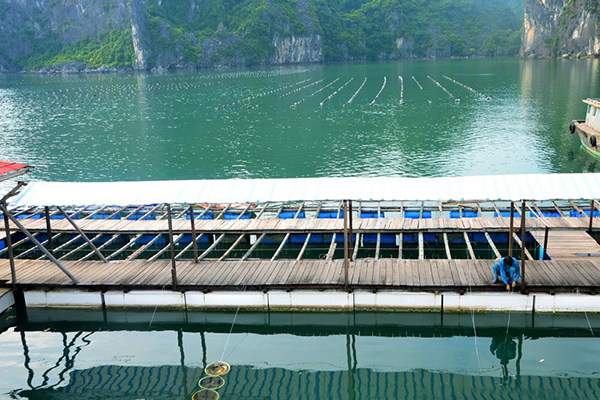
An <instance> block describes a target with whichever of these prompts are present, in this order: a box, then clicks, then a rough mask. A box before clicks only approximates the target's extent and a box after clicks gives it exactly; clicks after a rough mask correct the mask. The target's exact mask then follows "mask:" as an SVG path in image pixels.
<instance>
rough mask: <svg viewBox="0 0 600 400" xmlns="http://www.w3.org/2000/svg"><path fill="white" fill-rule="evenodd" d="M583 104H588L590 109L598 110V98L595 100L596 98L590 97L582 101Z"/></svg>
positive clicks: (599, 102) (599, 104)
mask: <svg viewBox="0 0 600 400" xmlns="http://www.w3.org/2000/svg"><path fill="white" fill-rule="evenodd" d="M583 102H584V103H585V104H589V105H590V106H592V107H596V108H600V98H597V97H596V98H591V97H589V98H587V99H584V100H583Z"/></svg>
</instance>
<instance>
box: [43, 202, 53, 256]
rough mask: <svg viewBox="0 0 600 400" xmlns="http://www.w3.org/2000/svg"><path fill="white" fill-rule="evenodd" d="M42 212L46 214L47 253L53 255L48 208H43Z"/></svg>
mask: <svg viewBox="0 0 600 400" xmlns="http://www.w3.org/2000/svg"><path fill="white" fill-rule="evenodd" d="M44 211H45V212H46V237H47V238H48V240H47V242H48V251H49V252H50V254H54V250H53V246H52V226H51V225H50V208H49V207H48V206H46V207H44Z"/></svg>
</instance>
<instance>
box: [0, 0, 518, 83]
mask: <svg viewBox="0 0 600 400" xmlns="http://www.w3.org/2000/svg"><path fill="white" fill-rule="evenodd" d="M517 14H518V13H516V12H515V11H513V9H511V7H509V6H507V4H506V0H0V37H2V38H3V40H1V41H0V71H18V70H26V71H40V72H54V71H58V72H60V71H62V72H78V71H89V70H111V69H122V68H130V69H141V70H145V69H154V68H155V69H169V68H188V67H214V66H242V65H265V64H288V63H311V62H323V61H344V60H381V59H399V58H421V57H430V58H438V57H470V56H498V55H516V54H517V53H518V49H519V45H520V43H519V42H520V38H519V36H520V34H519V30H520V28H521V23H522V18H521V17H520V16H518V15H517Z"/></svg>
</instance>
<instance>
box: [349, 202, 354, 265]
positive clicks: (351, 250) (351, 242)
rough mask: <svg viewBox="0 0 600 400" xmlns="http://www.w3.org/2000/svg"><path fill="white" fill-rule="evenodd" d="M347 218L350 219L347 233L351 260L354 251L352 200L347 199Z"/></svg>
mask: <svg viewBox="0 0 600 400" xmlns="http://www.w3.org/2000/svg"><path fill="white" fill-rule="evenodd" d="M348 218H349V221H350V227H349V229H348V230H349V234H350V261H352V255H353V253H354V235H353V232H352V200H349V204H348Z"/></svg>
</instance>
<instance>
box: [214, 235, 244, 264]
mask: <svg viewBox="0 0 600 400" xmlns="http://www.w3.org/2000/svg"><path fill="white" fill-rule="evenodd" d="M245 236H246V234H245V233H242V234H241V235H240V236H238V238H237V239H236V240H235V242H233V244H232V245H231V246H229V248H228V249H227V251H226V252H225V253H223V255H222V256H221V257H219V261H223V260H224V259H226V258H227V256H228V255H229V253H231V252H232V251H233V249H235V248H236V246H237V245H238V244H240V242H241V241H242V239H243V238H244V237H245Z"/></svg>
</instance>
